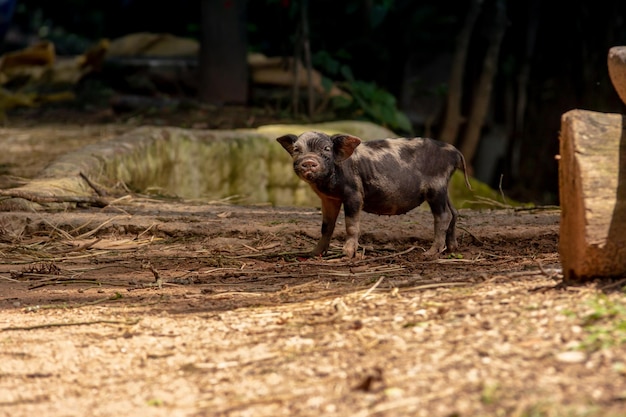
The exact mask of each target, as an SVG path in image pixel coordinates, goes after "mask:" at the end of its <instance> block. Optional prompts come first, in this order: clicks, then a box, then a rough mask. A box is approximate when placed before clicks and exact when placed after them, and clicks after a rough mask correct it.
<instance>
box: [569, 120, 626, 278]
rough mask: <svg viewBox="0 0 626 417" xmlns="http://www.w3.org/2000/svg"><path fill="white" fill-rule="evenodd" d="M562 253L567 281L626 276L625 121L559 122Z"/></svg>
mask: <svg viewBox="0 0 626 417" xmlns="http://www.w3.org/2000/svg"><path fill="white" fill-rule="evenodd" d="M559 193H560V199H561V201H560V204H561V232H560V242H559V252H560V255H561V263H562V265H563V274H564V277H565V280H566V281H580V280H585V279H589V278H593V277H612V276H619V275H624V274H626V118H625V117H624V116H622V115H619V114H606V113H596V112H591V111H585V110H572V111H569V112H567V113H565V114H564V115H563V116H562V118H561V134H560V163H559Z"/></svg>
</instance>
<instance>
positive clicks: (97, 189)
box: [78, 172, 107, 197]
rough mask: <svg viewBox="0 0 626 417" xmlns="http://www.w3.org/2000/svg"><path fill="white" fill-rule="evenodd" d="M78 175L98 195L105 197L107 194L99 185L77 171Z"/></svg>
mask: <svg viewBox="0 0 626 417" xmlns="http://www.w3.org/2000/svg"><path fill="white" fill-rule="evenodd" d="M78 175H80V177H81V178H82V179H84V180H85V182H86V183H87V185H89V186H90V187H91V188H92V189H93V190H94V191H95V192H96V194H98V195H99V196H100V197H105V196H106V195H107V193H106V191H104V190H102V189H100V187H97V186H96V185H95V184H94V183H93V182H91V180H90V179H89V177H87V176H86V175H85V174H83V173H82V172H79V173H78Z"/></svg>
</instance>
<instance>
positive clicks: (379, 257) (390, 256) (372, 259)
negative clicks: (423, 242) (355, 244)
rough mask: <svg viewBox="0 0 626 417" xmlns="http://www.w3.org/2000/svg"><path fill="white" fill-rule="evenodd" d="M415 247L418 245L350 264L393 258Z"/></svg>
mask: <svg viewBox="0 0 626 417" xmlns="http://www.w3.org/2000/svg"><path fill="white" fill-rule="evenodd" d="M417 248H418V246H411V247H410V248H408V249H406V250H403V251H402V252H396V253H392V254H390V255H384V256H378V257H376V258H370V259H361V260H359V261H355V262H351V265H357V264H363V263H368V262H376V261H380V260H381V259H388V258H395V257H397V256H401V255H406V254H407V253H409V252H411V251H414V250H415V249H417ZM420 249H422V248H420Z"/></svg>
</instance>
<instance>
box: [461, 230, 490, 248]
mask: <svg viewBox="0 0 626 417" xmlns="http://www.w3.org/2000/svg"><path fill="white" fill-rule="evenodd" d="M457 227H458V228H459V229H461V230H463V231H464V232H465V233H467V234H468V235H470V236H471V237H472V239H474V240H475V241H476V242H477V243H479V244H480V245H481V246H482V245H484V244H485V242H483V241H482V240H480V239H479V238H478V237H477V236H476V235H475V234H474V233H472V232H470V231H469V230H467V229H466V228H465V227H461V226H457Z"/></svg>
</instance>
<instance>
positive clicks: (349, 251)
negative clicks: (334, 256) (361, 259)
mask: <svg viewBox="0 0 626 417" xmlns="http://www.w3.org/2000/svg"><path fill="white" fill-rule="evenodd" d="M358 247H359V244H358V243H355V242H352V241H347V242H346V243H345V244H344V245H343V254H344V255H346V258H348V259H354V256H355V255H356V250H357V249H358Z"/></svg>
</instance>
